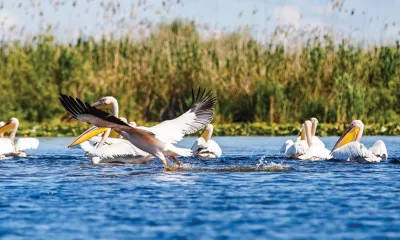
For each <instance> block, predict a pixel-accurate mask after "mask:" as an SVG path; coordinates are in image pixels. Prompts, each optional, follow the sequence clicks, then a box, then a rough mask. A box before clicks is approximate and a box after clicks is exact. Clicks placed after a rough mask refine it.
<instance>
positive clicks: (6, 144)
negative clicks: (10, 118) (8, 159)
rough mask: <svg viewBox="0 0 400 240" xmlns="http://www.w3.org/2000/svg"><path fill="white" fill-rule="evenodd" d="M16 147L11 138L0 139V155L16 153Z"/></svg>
mask: <svg viewBox="0 0 400 240" xmlns="http://www.w3.org/2000/svg"><path fill="white" fill-rule="evenodd" d="M14 150H15V149H14V146H13V144H12V141H11V140H10V139H9V138H0V155H3V154H4V155H5V154H10V153H13V152H14Z"/></svg>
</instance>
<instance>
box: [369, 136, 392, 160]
mask: <svg viewBox="0 0 400 240" xmlns="http://www.w3.org/2000/svg"><path fill="white" fill-rule="evenodd" d="M369 150H370V151H371V153H372V154H374V155H375V156H377V157H382V158H384V159H387V158H388V157H389V156H388V153H387V150H386V145H385V143H384V142H383V141H382V140H378V141H376V143H375V144H374V145H373V146H372V147H371V148H370V149H369Z"/></svg>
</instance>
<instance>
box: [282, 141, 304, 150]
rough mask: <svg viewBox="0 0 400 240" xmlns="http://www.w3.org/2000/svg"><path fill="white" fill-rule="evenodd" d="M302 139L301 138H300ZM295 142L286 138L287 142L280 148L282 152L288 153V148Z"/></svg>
mask: <svg viewBox="0 0 400 240" xmlns="http://www.w3.org/2000/svg"><path fill="white" fill-rule="evenodd" d="M299 141H300V140H299ZM293 144H294V142H293V141H292V140H286V141H285V143H284V144H283V146H282V147H281V149H280V153H286V151H287V150H288V148H289V147H290V146H292V145H293Z"/></svg>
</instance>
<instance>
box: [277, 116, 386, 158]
mask: <svg viewBox="0 0 400 240" xmlns="http://www.w3.org/2000/svg"><path fill="white" fill-rule="evenodd" d="M317 125H318V120H317V119H316V118H311V120H307V121H305V122H304V124H303V126H302V131H301V135H300V137H298V138H297V139H296V142H293V141H292V140H287V141H286V142H285V143H284V144H283V146H282V147H281V153H284V154H285V156H286V157H288V158H291V159H299V160H313V161H316V160H330V159H336V160H347V161H356V162H380V161H381V160H382V159H387V158H388V153H387V150H386V145H385V143H384V142H383V141H382V140H378V141H376V143H375V144H374V145H373V146H372V147H371V148H369V149H368V148H366V147H365V146H364V144H362V143H360V141H361V137H362V134H363V132H364V124H363V123H362V121H360V120H354V121H353V122H352V123H351V124H350V126H349V127H348V128H347V129H346V130H345V131H344V133H343V135H342V136H341V137H340V138H339V139H338V140H337V142H336V144H335V146H334V147H333V149H332V150H331V151H330V150H328V149H327V148H325V144H324V143H323V142H322V141H321V140H320V139H319V138H318V137H317V136H315V134H316V130H317Z"/></svg>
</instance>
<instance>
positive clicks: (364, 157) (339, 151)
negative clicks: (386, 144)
mask: <svg viewBox="0 0 400 240" xmlns="http://www.w3.org/2000/svg"><path fill="white" fill-rule="evenodd" d="M332 156H333V158H334V159H338V160H356V161H368V162H376V161H378V160H377V159H378V158H377V157H376V156H374V155H373V154H372V153H371V151H369V150H368V149H367V148H366V147H365V146H364V144H361V143H360V142H357V141H354V142H350V143H347V144H345V145H343V146H341V147H339V148H336V149H335V150H334V151H333V152H332Z"/></svg>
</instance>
